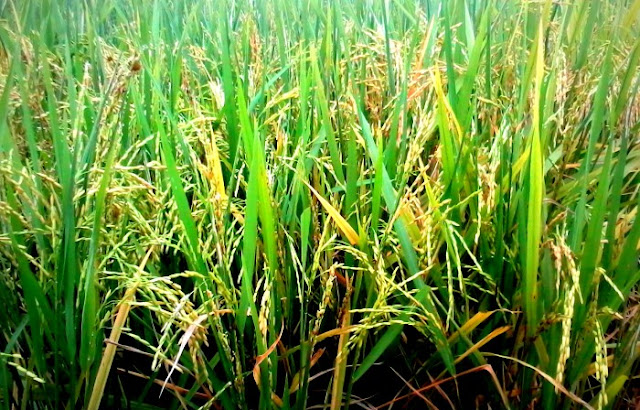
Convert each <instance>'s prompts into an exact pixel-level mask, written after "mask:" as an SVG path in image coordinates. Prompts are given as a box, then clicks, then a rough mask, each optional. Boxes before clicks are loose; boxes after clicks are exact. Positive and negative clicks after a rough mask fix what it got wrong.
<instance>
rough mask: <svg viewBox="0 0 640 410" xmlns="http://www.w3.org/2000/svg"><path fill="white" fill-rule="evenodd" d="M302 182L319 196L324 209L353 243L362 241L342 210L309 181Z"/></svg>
mask: <svg viewBox="0 0 640 410" xmlns="http://www.w3.org/2000/svg"><path fill="white" fill-rule="evenodd" d="M302 182H304V184H305V185H306V186H307V187H309V189H310V190H311V192H313V194H314V195H315V196H316V198H318V201H320V203H321V204H322V206H323V207H324V209H326V210H327V212H328V213H329V216H330V217H331V219H333V220H334V222H335V223H336V225H338V228H340V230H341V231H342V233H343V234H344V236H346V237H347V239H348V240H349V242H350V243H351V245H356V244H358V242H360V237H359V236H358V233H357V232H356V231H355V230H354V229H353V228H352V227H351V225H350V224H349V222H347V220H346V219H344V218H343V217H342V215H340V212H338V210H337V209H336V208H334V207H333V206H332V205H331V204H330V203H329V201H327V200H326V199H324V198H323V197H322V196H320V194H319V193H318V191H316V190H315V189H313V187H312V186H311V185H309V183H307V182H306V181H302Z"/></svg>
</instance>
